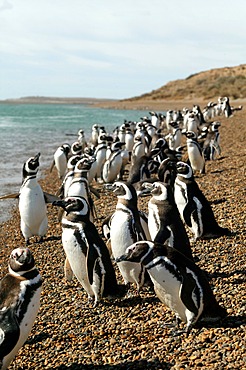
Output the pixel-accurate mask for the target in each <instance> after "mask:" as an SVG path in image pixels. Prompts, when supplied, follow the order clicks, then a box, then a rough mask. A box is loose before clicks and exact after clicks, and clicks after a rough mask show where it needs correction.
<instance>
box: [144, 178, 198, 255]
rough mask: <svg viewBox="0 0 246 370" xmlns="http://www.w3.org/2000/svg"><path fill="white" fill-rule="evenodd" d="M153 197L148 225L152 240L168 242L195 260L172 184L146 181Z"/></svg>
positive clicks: (150, 203) (146, 185)
mask: <svg viewBox="0 0 246 370" xmlns="http://www.w3.org/2000/svg"><path fill="white" fill-rule="evenodd" d="M143 186H145V187H147V188H149V190H150V193H151V195H152V198H151V199H150V200H149V203H148V209H149V213H148V227H149V232H150V236H151V240H153V241H154V242H157V243H161V244H164V243H167V244H168V245H169V246H170V247H173V248H175V249H177V250H178V251H179V252H181V253H183V254H184V255H185V256H186V257H187V258H190V259H191V260H193V256H192V252H191V247H190V242H189V238H188V235H187V233H186V230H185V227H184V224H183V222H182V220H181V218H180V215H179V211H178V208H177V206H176V203H175V201H174V196H173V191H172V188H171V186H170V185H168V184H165V183H163V182H160V181H156V182H154V183H152V184H151V183H145V184H143Z"/></svg>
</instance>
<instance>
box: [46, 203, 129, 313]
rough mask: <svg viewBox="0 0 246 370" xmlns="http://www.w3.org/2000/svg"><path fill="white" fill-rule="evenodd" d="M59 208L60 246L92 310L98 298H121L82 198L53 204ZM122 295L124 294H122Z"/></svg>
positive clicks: (103, 246) (113, 273)
mask: <svg viewBox="0 0 246 370" xmlns="http://www.w3.org/2000/svg"><path fill="white" fill-rule="evenodd" d="M53 205H55V206H59V207H62V208H63V209H64V211H65V212H64V214H63V218H62V244H63V248H64V251H65V253H66V257H67V259H68V262H69V265H70V268H71V270H72V272H73V274H74V275H75V276H76V278H77V279H78V281H79V282H80V283H81V285H82V286H83V288H84V289H85V290H86V292H87V294H88V298H89V299H93V300H94V307H95V306H96V305H97V304H98V302H99V301H100V299H101V298H102V297H108V298H110V297H113V296H114V297H116V296H119V295H120V294H123V290H122V291H121V290H120V286H119V285H118V284H117V281H116V275H115V271H114V268H113V265H112V262H111V259H110V255H109V252H108V249H107V247H106V245H105V243H104V241H103V240H102V238H101V237H100V235H99V233H98V231H97V229H96V227H95V225H94V224H93V223H92V222H91V221H90V219H89V205H88V202H87V200H86V199H85V198H83V197H67V198H65V199H64V200H61V201H56V202H54V203H53ZM124 292H125V290H124Z"/></svg>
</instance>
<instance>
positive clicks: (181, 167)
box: [176, 161, 193, 179]
mask: <svg viewBox="0 0 246 370" xmlns="http://www.w3.org/2000/svg"><path fill="white" fill-rule="evenodd" d="M176 171H177V174H178V175H179V176H181V177H184V178H186V179H189V178H192V177H193V171H192V168H191V166H190V165H188V163H185V162H181V161H180V162H177V163H176Z"/></svg>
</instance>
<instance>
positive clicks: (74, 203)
mask: <svg viewBox="0 0 246 370" xmlns="http://www.w3.org/2000/svg"><path fill="white" fill-rule="evenodd" d="M52 205H53V206H57V207H61V208H63V209H64V211H65V212H66V214H67V215H68V214H69V213H76V214H80V215H83V216H85V215H88V213H89V206H88V203H87V201H86V199H85V198H83V197H67V198H65V199H63V200H55V201H54V202H53V203H52Z"/></svg>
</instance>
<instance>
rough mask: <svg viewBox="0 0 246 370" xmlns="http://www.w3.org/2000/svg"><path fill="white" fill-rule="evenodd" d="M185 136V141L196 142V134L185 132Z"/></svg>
mask: <svg viewBox="0 0 246 370" xmlns="http://www.w3.org/2000/svg"><path fill="white" fill-rule="evenodd" d="M185 136H186V137H187V139H191V140H197V134H196V133H195V132H194V131H186V132H185Z"/></svg>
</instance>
